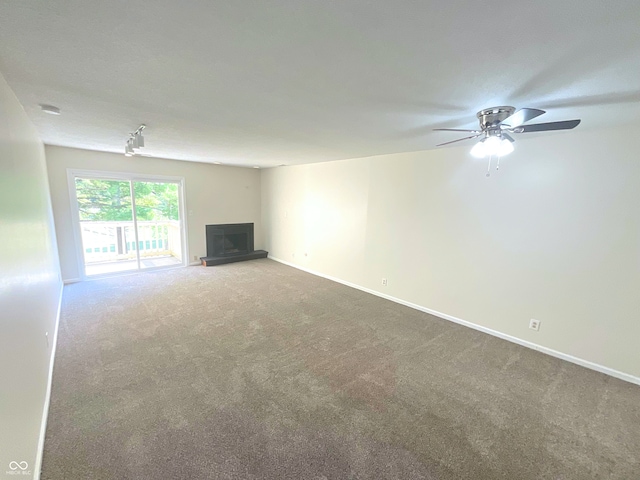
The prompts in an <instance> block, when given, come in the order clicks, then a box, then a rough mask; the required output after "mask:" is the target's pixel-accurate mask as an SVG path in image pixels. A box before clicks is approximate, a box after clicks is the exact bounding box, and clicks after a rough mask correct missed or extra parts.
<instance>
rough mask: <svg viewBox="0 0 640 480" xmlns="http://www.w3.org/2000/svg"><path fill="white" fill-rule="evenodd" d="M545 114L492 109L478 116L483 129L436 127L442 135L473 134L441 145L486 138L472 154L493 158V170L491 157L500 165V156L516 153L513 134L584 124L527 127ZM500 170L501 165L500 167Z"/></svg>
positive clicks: (570, 123) (531, 111)
mask: <svg viewBox="0 0 640 480" xmlns="http://www.w3.org/2000/svg"><path fill="white" fill-rule="evenodd" d="M543 113H545V111H544V110H539V109H537V108H521V109H520V110H517V111H516V109H515V108H514V107H492V108H485V109H484V110H480V111H479V112H478V113H477V114H476V116H477V117H478V121H479V122H480V129H479V130H463V129H458V128H435V129H434V130H435V131H442V132H467V133H472V135H470V136H468V137H464V138H459V139H457V140H453V141H451V142H445V143H440V144H439V145H437V146H438V147H441V146H443V145H449V144H451V143H456V142H462V141H463V140H471V139H473V138H478V137H483V138H482V139H481V140H480V141H479V142H478V143H476V144H475V145H474V147H473V148H472V149H471V155H473V156H474V157H477V158H485V157H489V167H491V157H493V156H497V157H498V162H499V159H500V157H503V156H505V155H508V154H509V153H511V152H513V143H514V142H515V140H514V139H513V137H512V136H511V134H516V133H529V132H548V131H552V130H570V129H572V128H575V127H577V126H578V124H579V123H580V120H564V121H561V122H548V123H534V124H531V125H524V124H525V123H526V122H528V121H529V120H533V119H534V118H536V117H539V116H540V115H542V114H543ZM498 168H499V164H498ZM487 176H489V174H488V173H487Z"/></svg>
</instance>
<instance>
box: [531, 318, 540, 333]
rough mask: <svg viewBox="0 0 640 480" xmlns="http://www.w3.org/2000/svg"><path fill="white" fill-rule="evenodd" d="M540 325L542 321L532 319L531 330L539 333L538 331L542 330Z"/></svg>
mask: <svg viewBox="0 0 640 480" xmlns="http://www.w3.org/2000/svg"><path fill="white" fill-rule="evenodd" d="M540 323H541V322H540V320H536V319H535V318H532V319H531V320H529V328H530V329H531V330H535V331H536V332H537V331H538V330H540Z"/></svg>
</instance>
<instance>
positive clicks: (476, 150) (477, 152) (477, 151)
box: [470, 138, 487, 158]
mask: <svg viewBox="0 0 640 480" xmlns="http://www.w3.org/2000/svg"><path fill="white" fill-rule="evenodd" d="M485 140H486V138H483V139H482V140H480V141H479V142H478V143H476V144H475V145H474V146H473V148H472V149H471V152H470V153H471V155H472V156H473V157H475V158H484V157H486V156H487V155H486V153H485V151H486V146H485V144H484V142H485Z"/></svg>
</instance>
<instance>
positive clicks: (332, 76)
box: [0, 0, 640, 167]
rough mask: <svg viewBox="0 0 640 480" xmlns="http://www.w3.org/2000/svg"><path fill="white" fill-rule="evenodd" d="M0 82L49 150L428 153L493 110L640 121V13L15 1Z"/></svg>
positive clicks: (467, 2)
mask: <svg viewBox="0 0 640 480" xmlns="http://www.w3.org/2000/svg"><path fill="white" fill-rule="evenodd" d="M0 72H1V73H2V74H3V75H4V76H5V78H6V79H7V81H8V82H9V84H10V86H11V87H12V89H13V90H14V91H15V93H16V95H17V96H18V98H19V100H20V101H21V102H22V104H23V105H24V107H25V110H26V111H27V114H28V115H29V116H30V118H31V119H32V121H33V122H34V124H35V125H36V127H37V128H38V130H39V132H40V135H41V137H42V139H43V141H44V142H45V143H49V144H53V145H63V146H70V147H79V148H87V149H92V150H103V151H112V152H122V151H123V148H124V144H125V141H126V139H127V134H128V132H130V131H132V130H134V129H135V128H136V127H137V126H138V125H139V124H140V123H146V124H147V125H148V128H147V130H146V131H145V134H146V135H145V137H146V141H147V149H146V153H148V154H150V155H153V156H158V157H164V158H176V159H183V160H194V161H203V162H222V163H228V164H235V165H242V166H252V165H259V166H263V167H269V166H275V165H279V164H297V163H310V162H318V161H328V160H336V159H344V158H354V157H363V156H369V155H378V154H385V153H394V152H406V151H415V150H425V149H430V148H433V147H434V145H435V144H437V143H440V142H444V141H448V140H453V139H455V138H457V136H456V134H455V133H448V132H431V129H432V128H435V127H459V128H469V127H470V128H475V127H476V126H477V122H476V120H475V112H476V111H478V110H480V109H481V108H486V107H491V106H496V105H514V106H516V107H523V106H527V107H537V108H542V109H546V110H548V113H547V114H546V115H545V116H544V117H541V118H540V119H539V120H540V121H541V122H544V121H554V120H564V119H572V118H582V119H583V122H582V124H581V125H580V126H579V127H578V128H580V129H583V128H596V127H600V126H604V125H611V124H616V123H618V122H625V121H630V120H637V119H638V118H640V4H639V3H638V0H611V1H608V2H607V1H602V0H574V1H569V0H536V1H535V2H533V1H504V0H500V1H496V0H484V1H482V2H479V1H477V0H449V1H446V2H445V1H444V0H442V1H431V2H428V1H424V0H422V1H421V0H415V1H407V0H396V1H389V0H361V1H353V0H342V1H335V2H329V1H326V2H320V1H317V0H280V1H267V0H243V1H229V0H216V1H213V0H190V1H185V2H178V1H175V0H156V1H142V0H128V1H126V2H124V1H118V2H116V1H104V0H101V1H98V0H47V1H44V0H20V1H4V2H1V3H0ZM41 103H47V104H53V105H56V106H58V107H60V108H61V109H62V115H61V116H59V117H56V116H51V115H47V114H44V113H43V112H41V111H40V109H39V107H38V105H39V104H41ZM534 123H535V121H534ZM569 134H570V133H550V135H569ZM132 161H133V160H132Z"/></svg>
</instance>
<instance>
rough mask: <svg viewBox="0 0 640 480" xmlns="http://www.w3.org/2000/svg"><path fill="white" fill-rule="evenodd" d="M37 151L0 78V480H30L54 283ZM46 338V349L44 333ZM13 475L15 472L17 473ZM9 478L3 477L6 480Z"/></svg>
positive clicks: (49, 349)
mask: <svg viewBox="0 0 640 480" xmlns="http://www.w3.org/2000/svg"><path fill="white" fill-rule="evenodd" d="M53 232H54V230H53V219H52V216H51V203H50V200H49V186H48V183H47V171H46V164H45V158H44V148H43V145H42V143H41V142H40V139H39V138H38V135H37V133H36V131H35V129H34V127H33V126H32V125H31V123H30V122H29V120H28V119H27V116H26V114H25V113H24V110H23V109H22V106H21V105H20V103H18V100H17V99H16V98H15V96H14V94H13V92H12V91H11V90H10V88H9V86H8V85H7V83H6V82H5V80H4V78H3V77H2V76H0V238H1V239H2V248H0V477H2V478H4V477H5V475H6V472H7V471H9V472H11V471H12V470H10V468H9V464H10V462H19V463H22V462H27V464H28V468H27V470H26V471H31V472H32V475H31V476H22V475H20V478H33V476H35V474H36V472H37V470H38V466H37V460H36V459H38V460H39V459H40V456H39V454H38V450H39V448H38V447H39V439H40V433H41V425H42V420H43V410H44V407H45V403H46V392H47V384H48V379H49V367H50V365H51V361H52V353H53V340H54V334H55V330H56V323H57V317H58V307H59V305H60V294H61V292H62V282H61V281H60V271H59V266H58V255H57V251H56V245H55V237H54V233H53ZM46 332H48V333H49V344H47V338H46V337H45V333H46ZM18 471H21V470H18ZM7 478H9V477H7Z"/></svg>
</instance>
